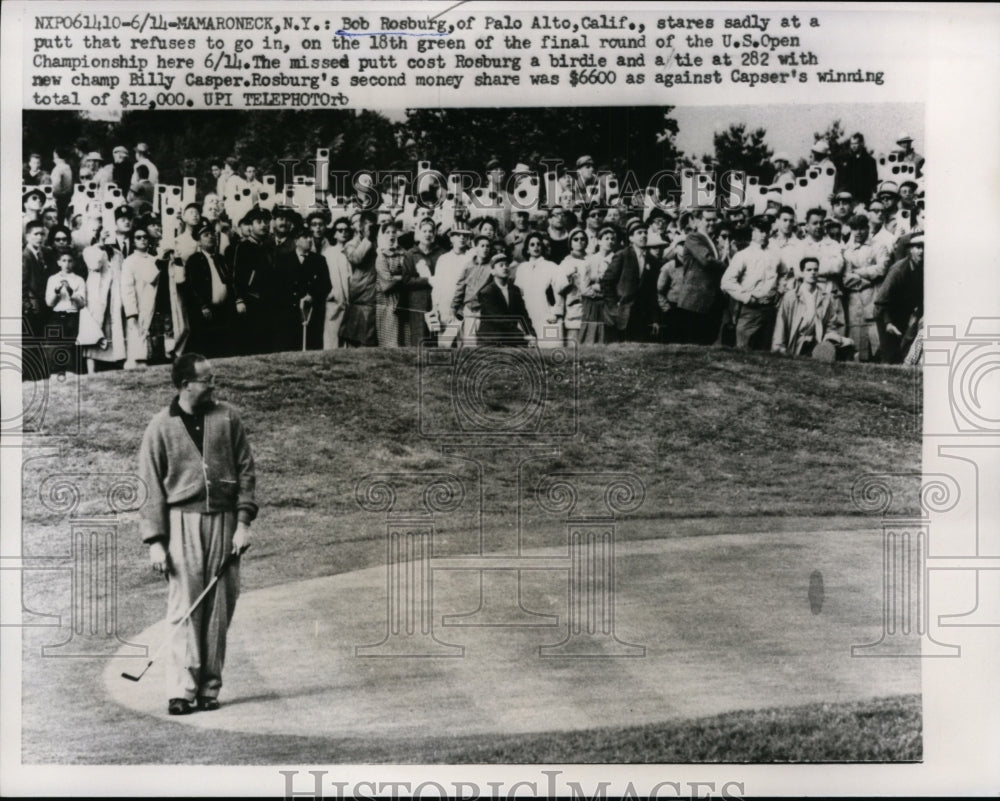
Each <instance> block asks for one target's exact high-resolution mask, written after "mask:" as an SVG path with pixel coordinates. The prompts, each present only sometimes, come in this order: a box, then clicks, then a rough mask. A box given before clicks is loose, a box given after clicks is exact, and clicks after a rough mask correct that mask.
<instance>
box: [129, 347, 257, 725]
mask: <svg viewBox="0 0 1000 801" xmlns="http://www.w3.org/2000/svg"><path fill="white" fill-rule="evenodd" d="M172 378H173V383H174V386H175V387H176V388H177V390H178V394H177V396H176V397H175V398H174V400H173V401H171V403H170V405H169V406H168V407H167V408H165V409H162V410H161V411H160V412H159V413H158V414H157V415H156V416H155V417H154V418H153V420H152V422H150V424H149V426H148V428H147V429H146V433H145V434H144V435H143V438H142V445H141V447H140V450H139V476H140V477H141V478H142V480H143V481H144V482H145V483H146V487H147V491H148V493H149V495H148V500H147V501H146V503H145V505H144V506H143V508H142V512H141V523H140V531H141V533H142V539H143V542H145V543H147V544H148V545H149V560H150V562H151V563H152V566H153V570H155V571H156V572H158V573H162V574H164V575H165V576H166V577H167V579H168V581H169V585H168V590H167V624H168V625H169V626H175V625H181V626H182V627H183V628H182V630H181V631H179V632H177V635H176V636H175V637H173V638H172V640H171V647H170V652H169V656H168V659H167V666H166V674H167V697H168V698H169V699H170V700H169V702H168V705H167V711H168V712H169V713H170V714H171V715H187V714H189V713H191V712H193V711H194V708H195V704H197V707H198V708H199V709H203V710H213V709H218V708H219V701H218V696H219V690H220V688H221V687H222V665H223V662H224V661H225V658H226V632H227V630H228V628H229V623H230V621H231V620H232V618H233V612H234V611H235V609H236V598H237V597H238V595H239V589H240V573H239V561H238V560H236V561H234V562H232V564H230V566H229V568H228V569H227V570H226V571H225V572H224V573H223V574H222V576H221V578H220V579H219V581H218V583H217V584H216V585H215V587H214V588H213V589H212V591H211V592H209V593H208V595H206V597H205V599H204V600H203V601H202V602H201V604H199V606H198V607H197V608H196V609H195V610H194V612H193V613H192V614H191V616H190V617H189V618H188V619H187V620H186V621H183V622H182V620H183V617H184V613H185V612H186V611H187V610H188V608H189V607H190V606H191V604H192V603H194V601H195V600H196V599H197V597H198V596H199V595H200V594H201V592H202V590H203V589H204V588H205V587H206V586H207V585H208V583H209V582H210V581H211V580H212V577H213V576H214V575H215V573H216V572H217V571H218V570H219V567H220V566H221V565H222V561H223V560H224V559H225V558H226V555H227V554H229V553H237V554H239V553H242V552H243V551H245V550H246V549H247V547H248V546H249V545H250V523H251V522H252V521H253V519H254V517H256V515H257V504H256V503H255V502H254V486H255V483H256V477H255V474H254V463H253V456H252V455H251V453H250V446H249V444H248V443H247V438H246V434H245V432H244V430H243V424H242V423H241V422H240V418H239V416H238V415H237V414H236V411H235V410H234V409H233V408H232V407H230V406H228V405H226V404H225V403H216V402H215V401H213V400H212V392H213V390H214V388H215V376H214V375H213V373H212V366H211V364H209V362H208V360H207V359H205V357H204V356H201V355H199V354H197V353H185V354H183V355H182V356H179V357H178V358H177V360H176V361H175V362H174V365H173V373H172Z"/></svg>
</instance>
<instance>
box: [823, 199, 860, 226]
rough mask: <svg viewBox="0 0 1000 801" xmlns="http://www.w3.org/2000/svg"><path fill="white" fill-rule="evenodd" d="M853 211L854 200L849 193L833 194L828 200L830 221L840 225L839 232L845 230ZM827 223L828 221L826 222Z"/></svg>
mask: <svg viewBox="0 0 1000 801" xmlns="http://www.w3.org/2000/svg"><path fill="white" fill-rule="evenodd" d="M853 211H854V198H853V197H852V195H851V193H850V192H846V191H840V192H834V194H833V196H832V197H831V198H830V220H835V221H836V222H838V223H839V224H840V227H841V230H843V229H845V228H847V224H848V222H850V219H851V213H852V212H853ZM828 222H829V221H828Z"/></svg>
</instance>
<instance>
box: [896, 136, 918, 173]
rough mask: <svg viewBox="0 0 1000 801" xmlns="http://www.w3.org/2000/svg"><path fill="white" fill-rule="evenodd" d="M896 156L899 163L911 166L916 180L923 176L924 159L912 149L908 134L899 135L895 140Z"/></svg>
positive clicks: (911, 141) (911, 140)
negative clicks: (906, 163) (903, 162)
mask: <svg viewBox="0 0 1000 801" xmlns="http://www.w3.org/2000/svg"><path fill="white" fill-rule="evenodd" d="M896 154H897V156H898V158H899V160H900V161H905V162H909V163H910V164H912V165H913V167H914V169H916V176H917V178H920V177H921V176H922V175H923V174H924V157H923V156H921V155H920V154H919V153H918V152H917V151H916V150H914V149H913V137H912V136H910V135H909V134H908V133H905V132H904V133H901V134H900V135H899V138H898V139H896Z"/></svg>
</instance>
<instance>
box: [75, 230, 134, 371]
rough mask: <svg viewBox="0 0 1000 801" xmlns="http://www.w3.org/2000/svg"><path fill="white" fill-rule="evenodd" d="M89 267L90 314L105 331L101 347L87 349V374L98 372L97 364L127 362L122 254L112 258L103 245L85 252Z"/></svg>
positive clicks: (114, 254)
mask: <svg viewBox="0 0 1000 801" xmlns="http://www.w3.org/2000/svg"><path fill="white" fill-rule="evenodd" d="M83 261H84V264H86V265H87V271H88V272H87V311H89V312H90V316H91V317H93V318H94V321H95V322H96V323H97V324H98V325H99V326H100V327H101V330H102V331H103V332H104V338H103V339H102V340H101V342H100V343H98V344H97V345H89V346H87V347H85V348H84V349H83V356H84V358H86V359H87V372H88V373H92V372H94V370H95V369H96V362H120V361H123V360H124V359H125V355H126V354H125V326H124V322H123V320H122V298H121V268H122V258H121V253H119V252H118V251H117V250H115V251H113V252H112V255H110V256H109V255H108V250H107V249H106V248H104V247H102V246H101V245H91V246H90V247H87V248H84V250H83Z"/></svg>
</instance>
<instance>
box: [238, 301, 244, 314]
mask: <svg viewBox="0 0 1000 801" xmlns="http://www.w3.org/2000/svg"><path fill="white" fill-rule="evenodd" d="M236 313H237V314H246V313H247V305H246V304H245V303H244V302H243V301H242V300H238V301H236Z"/></svg>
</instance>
